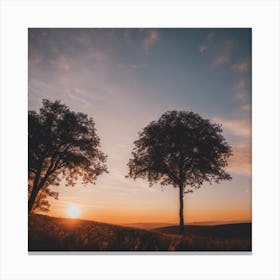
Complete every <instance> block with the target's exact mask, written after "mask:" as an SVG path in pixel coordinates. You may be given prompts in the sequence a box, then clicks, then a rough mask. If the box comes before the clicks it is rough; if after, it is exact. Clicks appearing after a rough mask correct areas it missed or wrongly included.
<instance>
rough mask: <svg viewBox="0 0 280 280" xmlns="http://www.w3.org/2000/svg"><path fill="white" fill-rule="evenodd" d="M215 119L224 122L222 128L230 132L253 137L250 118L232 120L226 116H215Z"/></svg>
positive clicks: (239, 135)
mask: <svg viewBox="0 0 280 280" xmlns="http://www.w3.org/2000/svg"><path fill="white" fill-rule="evenodd" d="M214 121H215V122H217V123H221V124H222V128H223V129H224V130H226V131H227V132H228V133H229V134H231V135H234V136H237V137H242V138H249V137H251V123H250V122H249V120H232V119H225V118H214Z"/></svg>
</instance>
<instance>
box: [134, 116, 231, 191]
mask: <svg viewBox="0 0 280 280" xmlns="http://www.w3.org/2000/svg"><path fill="white" fill-rule="evenodd" d="M231 154H232V152H231V147H230V146H229V145H228V143H227V142H226V140H225V138H224V137H223V135H222V128H221V125H219V124H215V123H212V122H210V120H208V119H203V118H202V117H201V116H199V115H198V114H196V113H193V112H186V111H169V112H166V113H165V114H163V115H162V116H161V117H160V119H159V120H158V121H153V122H151V123H150V124H149V125H147V126H146V127H145V128H144V129H143V130H142V131H141V132H140V133H139V139H138V140H137V141H135V142H134V148H133V151H132V158H131V159H130V160H129V163H128V166H129V174H128V176H129V177H131V178H133V179H136V178H146V179H148V181H149V183H150V185H153V184H154V183H157V182H160V184H161V185H169V184H171V185H173V186H174V187H178V186H180V187H183V188H185V187H186V186H188V187H190V188H189V190H188V191H187V192H192V189H193V188H199V187H200V186H201V185H202V184H203V182H205V181H206V182H209V183H212V182H216V183H218V182H219V181H221V180H228V179H231V177H230V175H229V174H228V173H227V172H226V171H225V169H224V168H225V167H226V166H227V160H228V158H229V157H230V155H231Z"/></svg>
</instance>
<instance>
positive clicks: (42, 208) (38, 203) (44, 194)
mask: <svg viewBox="0 0 280 280" xmlns="http://www.w3.org/2000/svg"><path fill="white" fill-rule="evenodd" d="M31 191H32V186H31V185H28V195H29V197H30V195H31ZM58 195H59V193H58V192H55V191H52V190H51V189H50V188H49V187H48V188H43V189H41V190H40V191H39V192H38V194H37V196H36V198H35V201H34V203H33V207H32V209H31V213H36V212H49V211H50V206H51V205H50V203H49V201H48V197H52V198H54V199H56V200H57V199H58Z"/></svg>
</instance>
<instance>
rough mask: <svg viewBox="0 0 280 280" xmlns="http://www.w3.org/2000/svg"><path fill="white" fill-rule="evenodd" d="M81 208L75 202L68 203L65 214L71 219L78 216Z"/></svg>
mask: <svg viewBox="0 0 280 280" xmlns="http://www.w3.org/2000/svg"><path fill="white" fill-rule="evenodd" d="M80 213H81V210H80V208H79V207H78V206H77V205H76V204H70V205H69V207H68V208H67V215H68V216H69V218H71V219H75V218H78V217H79V216H80Z"/></svg>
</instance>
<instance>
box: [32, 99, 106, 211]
mask: <svg viewBox="0 0 280 280" xmlns="http://www.w3.org/2000/svg"><path fill="white" fill-rule="evenodd" d="M105 160H106V156H105V155H104V154H103V153H102V152H101V151H100V140H99V138H98V136H97V134H96V130H95V124H94V122H93V120H92V118H88V116H87V115H86V114H83V113H79V112H78V113H76V112H73V111H71V110H70V109H69V108H68V107H67V106H66V105H63V104H61V103H60V101H55V102H51V101H49V100H46V99H44V100H43V107H42V108H41V109H40V111H39V113H37V112H35V111H29V112H28V181H29V185H30V186H31V194H30V197H29V201H28V211H29V213H30V212H31V211H32V208H33V204H34V201H35V200H36V197H37V195H38V193H39V192H40V190H42V189H43V188H45V189H46V188H47V187H48V186H50V185H59V183H60V180H61V178H62V177H63V178H64V179H65V181H66V182H67V184H68V185H74V184H75V182H76V181H77V180H78V179H79V178H80V179H81V181H82V182H83V183H94V182H95V180H96V178H97V176H98V175H100V174H102V173H103V172H107V169H106V166H105Z"/></svg>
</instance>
